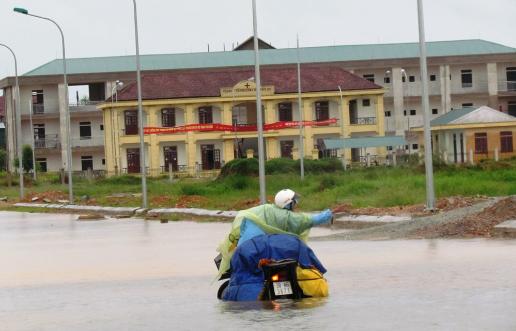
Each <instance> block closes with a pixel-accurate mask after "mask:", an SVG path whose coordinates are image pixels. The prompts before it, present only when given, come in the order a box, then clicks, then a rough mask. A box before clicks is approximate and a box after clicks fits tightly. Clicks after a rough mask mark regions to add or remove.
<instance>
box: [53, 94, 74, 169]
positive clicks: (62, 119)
mask: <svg viewBox="0 0 516 331" xmlns="http://www.w3.org/2000/svg"><path fill="white" fill-rule="evenodd" d="M57 91H58V101H59V103H58V104H59V140H60V141H61V167H62V168H64V169H68V166H67V164H66V160H67V156H68V154H67V150H68V141H67V139H66V138H67V136H66V135H67V132H66V102H65V101H66V99H65V86H64V84H59V85H58V87H57ZM70 117H71V116H70ZM70 126H71V128H70V134H71V135H72V136H73V131H74V130H73V125H72V119H71V118H70ZM70 141H72V139H70Z"/></svg>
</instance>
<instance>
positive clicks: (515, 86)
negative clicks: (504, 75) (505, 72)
mask: <svg viewBox="0 0 516 331" xmlns="http://www.w3.org/2000/svg"><path fill="white" fill-rule="evenodd" d="M498 91H500V92H516V81H506V80H501V81H499V82H498Z"/></svg>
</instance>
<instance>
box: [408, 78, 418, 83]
mask: <svg viewBox="0 0 516 331" xmlns="http://www.w3.org/2000/svg"><path fill="white" fill-rule="evenodd" d="M408 81H409V82H411V83H414V82H415V81H416V76H409V78H408Z"/></svg>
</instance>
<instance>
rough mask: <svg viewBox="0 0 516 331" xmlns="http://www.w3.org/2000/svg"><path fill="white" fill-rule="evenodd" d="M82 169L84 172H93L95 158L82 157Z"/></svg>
mask: <svg viewBox="0 0 516 331" xmlns="http://www.w3.org/2000/svg"><path fill="white" fill-rule="evenodd" d="M81 168H82V171H86V170H90V169H91V170H93V157H92V156H81Z"/></svg>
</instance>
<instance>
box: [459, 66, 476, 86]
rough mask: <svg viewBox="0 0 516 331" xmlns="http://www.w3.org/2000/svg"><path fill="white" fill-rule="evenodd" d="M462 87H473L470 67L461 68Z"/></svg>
mask: <svg viewBox="0 0 516 331" xmlns="http://www.w3.org/2000/svg"><path fill="white" fill-rule="evenodd" d="M460 73H461V81H462V87H473V71H472V70H470V69H467V70H461V71H460Z"/></svg>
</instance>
